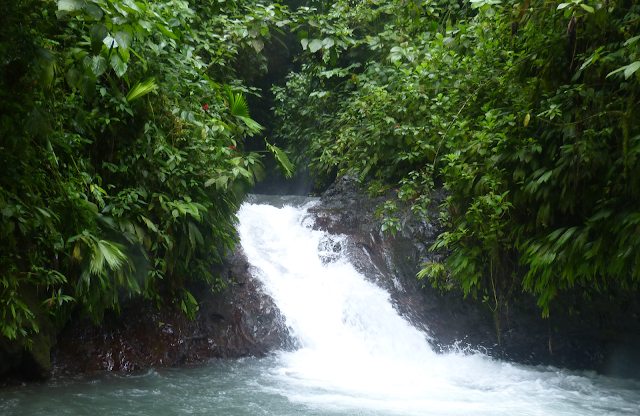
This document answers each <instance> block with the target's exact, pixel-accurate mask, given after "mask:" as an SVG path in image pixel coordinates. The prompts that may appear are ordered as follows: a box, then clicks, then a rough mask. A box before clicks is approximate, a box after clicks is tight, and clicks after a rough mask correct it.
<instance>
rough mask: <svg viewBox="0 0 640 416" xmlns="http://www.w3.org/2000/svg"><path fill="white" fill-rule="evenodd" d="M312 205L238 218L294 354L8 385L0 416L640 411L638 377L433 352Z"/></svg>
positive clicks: (247, 211)
mask: <svg viewBox="0 0 640 416" xmlns="http://www.w3.org/2000/svg"><path fill="white" fill-rule="evenodd" d="M261 202H271V203H272V205H267V204H263V203H261ZM314 203H315V202H314V201H313V200H291V205H284V206H283V204H282V200H279V202H278V201H275V202H274V200H272V199H269V198H265V197H262V199H254V203H245V204H244V205H243V206H242V207H241V209H240V211H239V213H238V218H239V220H240V223H239V226H238V231H239V234H240V238H241V243H242V246H243V248H244V250H245V252H246V254H247V257H248V259H249V261H250V263H251V264H252V265H253V266H254V268H255V270H254V273H255V276H256V277H258V278H259V279H260V280H261V281H262V282H263V284H264V287H265V290H266V291H267V292H268V293H269V294H270V295H271V296H272V297H273V298H274V300H275V302H276V304H277V305H278V307H279V308H280V310H281V312H282V313H283V315H284V316H285V317H286V321H287V324H288V326H289V327H290V329H291V333H292V335H293V336H294V337H295V339H296V340H297V343H298V348H297V349H296V350H295V351H290V352H287V351H281V352H277V353H275V354H273V355H271V356H269V357H267V358H262V359H257V358H246V359H241V360H229V361H227V360H220V361H216V362H213V363H210V364H207V365H198V366H185V367H180V368H171V369H158V370H149V371H146V372H142V373H137V374H127V375H122V374H95V375H90V376H82V377H75V378H70V377H61V378H58V379H54V380H51V381H49V382H46V383H42V384H31V385H27V386H23V387H12V388H7V389H4V390H3V391H0V414H1V415H6V416H9V415H16V416H17V415H21V416H23V415H24V416H26V415H107V414H109V415H153V416H160V415H182V414H196V415H434V416H440V415H474V416H476V415H517V416H526V415H532V416H533V415H541V416H542V415H544V416H554V415H599V416H601V415H639V414H640V382H637V381H632V380H623V379H614V378H609V377H605V376H599V375H597V374H595V373H593V372H572V371H567V370H563V369H557V368H553V367H531V366H521V365H515V364H511V363H506V362H502V361H499V360H495V359H491V358H489V357H487V356H485V355H483V354H480V353H468V352H466V353H463V352H459V353H448V354H436V353H435V352H434V351H433V350H432V349H431V348H430V346H429V344H428V342H427V335H426V334H424V333H422V332H420V331H418V330H417V329H415V328H414V327H412V326H411V325H410V324H409V323H408V322H406V321H405V320H404V319H403V318H402V317H401V316H399V315H398V314H397V312H396V311H395V309H394V308H393V305H392V303H391V300H390V297H389V294H388V293H386V292H385V291H383V290H382V289H380V288H378V287H377V286H375V285H374V284H372V283H370V282H368V281H367V280H366V279H365V278H364V277H363V276H362V275H361V274H359V273H358V272H357V271H356V270H355V269H354V268H353V267H352V265H351V264H350V263H349V262H348V260H347V259H345V258H343V257H341V256H340V255H339V253H335V252H334V251H332V250H330V252H328V253H322V250H325V249H327V248H326V247H323V244H322V242H323V241H324V240H323V236H324V233H323V232H321V231H314V230H312V229H311V223H312V221H311V218H310V217H309V216H308V214H307V213H306V210H307V209H308V208H309V207H310V206H311V205H313V204H314ZM334 241H335V239H334ZM319 250H320V251H321V253H319ZM319 254H320V255H319ZM327 258H329V259H331V261H329V262H327V261H326V259H327ZM323 259H324V261H323Z"/></svg>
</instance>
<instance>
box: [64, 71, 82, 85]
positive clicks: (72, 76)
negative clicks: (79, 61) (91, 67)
mask: <svg viewBox="0 0 640 416" xmlns="http://www.w3.org/2000/svg"><path fill="white" fill-rule="evenodd" d="M65 78H66V80H67V84H68V85H69V87H71V88H78V87H79V83H80V80H81V79H82V73H81V72H80V71H78V70H77V69H76V68H69V70H68V71H67V74H66V76H65Z"/></svg>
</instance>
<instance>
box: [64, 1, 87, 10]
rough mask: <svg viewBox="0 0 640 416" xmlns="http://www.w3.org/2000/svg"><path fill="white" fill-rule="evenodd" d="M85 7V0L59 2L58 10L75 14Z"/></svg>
mask: <svg viewBox="0 0 640 416" xmlns="http://www.w3.org/2000/svg"><path fill="white" fill-rule="evenodd" d="M83 7H84V0H58V10H66V11H69V12H75V11H77V10H82V8H83Z"/></svg>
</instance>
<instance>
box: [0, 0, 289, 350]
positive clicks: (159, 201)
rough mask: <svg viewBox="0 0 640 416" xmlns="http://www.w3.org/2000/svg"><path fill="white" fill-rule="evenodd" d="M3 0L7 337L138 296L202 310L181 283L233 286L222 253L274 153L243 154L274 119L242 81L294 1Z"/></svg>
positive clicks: (0, 132) (0, 147)
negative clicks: (256, 105) (251, 106)
mask: <svg viewBox="0 0 640 416" xmlns="http://www.w3.org/2000/svg"><path fill="white" fill-rule="evenodd" d="M2 4H3V13H2V16H0V39H1V41H2V43H1V44H0V45H1V46H0V53H1V55H2V58H1V60H0V74H1V78H0V80H1V81H0V82H1V84H0V114H1V116H0V117H1V120H0V152H1V153H0V155H1V156H0V157H1V159H2V161H1V162H0V166H1V169H0V212H1V213H2V217H1V218H2V220H1V221H0V247H2V251H1V252H0V333H1V335H2V337H3V338H4V340H15V341H14V342H21V343H26V344H27V345H29V343H31V342H32V335H34V334H36V333H39V332H42V331H41V330H42V328H43V327H44V328H45V329H46V328H49V327H50V326H51V323H54V324H62V323H64V322H65V321H66V320H67V319H68V318H69V316H70V315H71V313H72V312H77V313H79V314H80V315H89V316H91V317H92V319H93V320H94V321H99V320H100V319H101V318H102V316H103V314H104V311H105V310H106V309H115V310H118V308H119V305H120V302H121V301H122V300H123V299H124V298H128V297H130V296H134V295H140V296H144V297H145V298H149V299H155V300H157V302H158V305H159V306H160V305H161V304H172V303H174V304H176V305H177V306H178V307H179V308H181V309H182V310H183V311H184V312H185V313H187V314H188V315H190V316H193V314H194V313H195V311H196V309H197V304H196V302H195V300H194V298H193V296H192V295H191V294H190V293H189V292H188V291H187V290H185V288H184V284H185V282H186V281H188V280H205V281H207V282H210V283H211V286H212V289H213V290H218V289H220V288H221V287H222V286H223V285H224V282H223V281H222V280H221V279H220V278H219V277H218V276H215V275H213V274H212V273H211V269H210V268H211V265H212V263H214V262H219V261H220V260H221V259H222V258H223V257H224V256H225V253H227V252H228V250H229V249H232V248H233V247H234V244H235V243H236V234H235V230H234V222H235V211H236V210H237V208H238V205H239V202H240V198H241V197H242V195H243V192H245V191H246V189H249V187H250V186H251V185H253V184H254V182H255V181H256V180H260V179H261V178H262V177H263V176H264V169H263V164H262V161H261V159H262V155H260V154H258V153H256V152H249V151H245V145H244V141H245V138H247V137H250V136H252V135H254V134H256V133H259V132H260V131H261V130H262V129H263V127H262V126H261V125H260V124H258V123H257V122H256V121H254V120H253V119H252V118H251V117H250V116H249V111H248V104H247V99H250V97H251V96H252V94H253V95H256V94H257V91H256V89H255V88H253V87H251V86H250V85H247V84H246V83H244V81H243V79H245V78H250V77H256V76H259V75H260V74H261V73H263V72H265V71H266V64H265V61H266V59H265V57H264V56H263V55H261V51H262V50H263V48H264V45H265V43H268V42H270V39H271V33H272V32H274V31H280V32H282V30H281V29H279V26H283V25H286V24H287V23H288V21H284V23H283V20H285V18H286V16H285V14H284V11H283V10H284V9H283V7H282V6H280V5H278V4H270V3H268V4H261V3H258V2H252V1H246V2H242V1H239V2H237V1H233V0H229V1H226V2H225V1H217V0H210V1H187V0H184V1H179V0H176V1H166V2H165V1H133V0H123V1H108V0H95V1H85V0H58V1H51V0H49V1H47V0H18V1H4V2H2ZM260 139H261V140H262V137H261V138H260ZM267 147H268V149H269V150H271V151H272V152H273V153H274V154H275V155H276V157H277V158H278V159H279V160H281V161H283V162H285V163H284V165H283V167H284V168H285V169H289V168H292V166H290V165H288V164H287V163H286V162H287V160H286V157H285V156H284V154H283V153H282V152H281V151H280V150H279V149H278V148H275V147H272V146H270V145H269V144H267ZM262 148H263V149H264V142H263V146H262ZM47 332H48V331H45V334H46V333H47ZM0 341H2V340H1V339H0ZM0 344H1V343H0Z"/></svg>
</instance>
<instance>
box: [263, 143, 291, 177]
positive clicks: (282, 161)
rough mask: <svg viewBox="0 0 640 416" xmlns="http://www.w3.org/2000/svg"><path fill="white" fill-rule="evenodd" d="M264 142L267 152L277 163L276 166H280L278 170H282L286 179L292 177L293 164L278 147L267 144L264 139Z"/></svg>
mask: <svg viewBox="0 0 640 416" xmlns="http://www.w3.org/2000/svg"><path fill="white" fill-rule="evenodd" d="M264 141H265V143H266V144H267V150H269V151H270V152H271V153H272V154H273V156H274V157H275V158H276V161H277V162H278V165H280V170H282V173H284V176H285V177H287V178H290V177H292V176H293V172H294V170H295V167H294V166H293V163H291V161H290V160H289V158H288V157H287V155H286V154H285V153H284V152H283V151H282V150H280V149H279V148H278V147H276V146H273V145H271V144H269V142H268V141H267V139H266V138H265V139H264Z"/></svg>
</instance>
